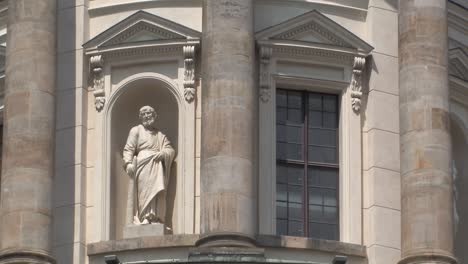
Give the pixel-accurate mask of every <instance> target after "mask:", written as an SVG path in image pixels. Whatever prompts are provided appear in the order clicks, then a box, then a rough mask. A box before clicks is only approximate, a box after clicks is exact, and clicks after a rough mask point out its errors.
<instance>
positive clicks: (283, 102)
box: [276, 90, 287, 107]
mask: <svg viewBox="0 0 468 264" xmlns="http://www.w3.org/2000/svg"><path fill="white" fill-rule="evenodd" d="M276 105H277V106H283V107H286V106H287V95H286V91H285V90H276Z"/></svg>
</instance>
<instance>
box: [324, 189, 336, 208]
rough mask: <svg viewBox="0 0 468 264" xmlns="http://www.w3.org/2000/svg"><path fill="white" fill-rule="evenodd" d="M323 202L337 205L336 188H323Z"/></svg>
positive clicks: (328, 204)
mask: <svg viewBox="0 0 468 264" xmlns="http://www.w3.org/2000/svg"><path fill="white" fill-rule="evenodd" d="M322 193H323V204H324V205H327V206H336V191H335V190H328V189H324V190H322Z"/></svg>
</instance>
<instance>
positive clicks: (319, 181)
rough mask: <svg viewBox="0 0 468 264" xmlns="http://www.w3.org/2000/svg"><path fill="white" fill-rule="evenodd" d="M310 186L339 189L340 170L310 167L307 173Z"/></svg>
mask: <svg viewBox="0 0 468 264" xmlns="http://www.w3.org/2000/svg"><path fill="white" fill-rule="evenodd" d="M307 174H308V177H309V178H308V184H309V186H315V187H326V188H334V189H336V188H337V185H338V169H336V168H325V167H317V166H309V169H308V171H307Z"/></svg>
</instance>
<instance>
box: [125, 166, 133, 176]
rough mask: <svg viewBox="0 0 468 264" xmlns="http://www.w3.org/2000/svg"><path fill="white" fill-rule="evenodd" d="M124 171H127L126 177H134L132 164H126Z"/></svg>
mask: <svg viewBox="0 0 468 264" xmlns="http://www.w3.org/2000/svg"><path fill="white" fill-rule="evenodd" d="M125 170H126V171H127V174H128V176H130V177H132V178H133V177H134V176H135V166H133V164H131V163H130V164H128V165H127V168H126V169H125Z"/></svg>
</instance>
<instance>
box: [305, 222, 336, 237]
mask: <svg viewBox="0 0 468 264" xmlns="http://www.w3.org/2000/svg"><path fill="white" fill-rule="evenodd" d="M309 237H313V238H319V239H328V240H337V239H338V233H337V225H329V224H319V223H309Z"/></svg>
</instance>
